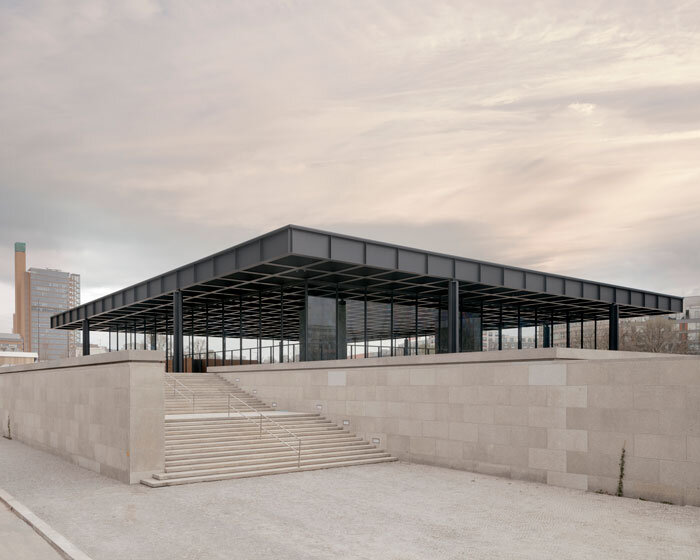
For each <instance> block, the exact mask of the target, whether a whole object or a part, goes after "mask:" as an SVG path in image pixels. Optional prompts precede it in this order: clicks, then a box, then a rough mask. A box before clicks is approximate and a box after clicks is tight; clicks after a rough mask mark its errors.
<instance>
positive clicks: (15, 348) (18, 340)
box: [0, 333, 23, 352]
mask: <svg viewBox="0 0 700 560" xmlns="http://www.w3.org/2000/svg"><path fill="white" fill-rule="evenodd" d="M22 350H23V342H22V337H21V336H20V335H19V334H17V333H0V352H21V351H22Z"/></svg>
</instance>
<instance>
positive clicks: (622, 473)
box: [617, 442, 627, 496]
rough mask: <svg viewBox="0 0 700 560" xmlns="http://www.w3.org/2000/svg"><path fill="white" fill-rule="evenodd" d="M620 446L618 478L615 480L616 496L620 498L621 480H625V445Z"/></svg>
mask: <svg viewBox="0 0 700 560" xmlns="http://www.w3.org/2000/svg"><path fill="white" fill-rule="evenodd" d="M626 444H627V442H625V443H623V444H622V453H621V454H620V478H618V479H617V495H618V496H622V487H623V479H624V478H625V445H626Z"/></svg>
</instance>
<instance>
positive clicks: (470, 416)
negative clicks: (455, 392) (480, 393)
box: [460, 404, 494, 424]
mask: <svg viewBox="0 0 700 560" xmlns="http://www.w3.org/2000/svg"><path fill="white" fill-rule="evenodd" d="M463 411H464V412H463V416H462V418H460V420H464V421H465V422H470V423H475V424H493V422H494V407H493V406H490V405H481V404H468V405H465V406H464V407H463Z"/></svg>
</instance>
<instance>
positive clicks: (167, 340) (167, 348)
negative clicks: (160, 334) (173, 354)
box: [165, 312, 170, 371]
mask: <svg viewBox="0 0 700 560" xmlns="http://www.w3.org/2000/svg"><path fill="white" fill-rule="evenodd" d="M169 331H170V321H169V320H168V313H167V312H166V313H165V371H168V354H169V353H170V332H169Z"/></svg>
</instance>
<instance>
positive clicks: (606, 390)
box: [588, 385, 635, 409]
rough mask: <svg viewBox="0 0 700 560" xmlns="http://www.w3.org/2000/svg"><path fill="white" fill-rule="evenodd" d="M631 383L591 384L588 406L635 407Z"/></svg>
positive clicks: (633, 389)
mask: <svg viewBox="0 0 700 560" xmlns="http://www.w3.org/2000/svg"><path fill="white" fill-rule="evenodd" d="M634 391H635V388H634V387H633V386H631V385H619V386H615V385H589V386H588V406H589V407H591V408H616V409H620V408H634Z"/></svg>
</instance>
